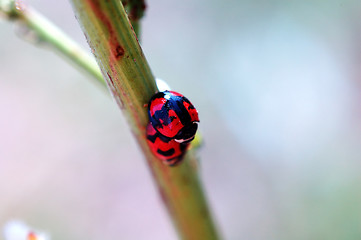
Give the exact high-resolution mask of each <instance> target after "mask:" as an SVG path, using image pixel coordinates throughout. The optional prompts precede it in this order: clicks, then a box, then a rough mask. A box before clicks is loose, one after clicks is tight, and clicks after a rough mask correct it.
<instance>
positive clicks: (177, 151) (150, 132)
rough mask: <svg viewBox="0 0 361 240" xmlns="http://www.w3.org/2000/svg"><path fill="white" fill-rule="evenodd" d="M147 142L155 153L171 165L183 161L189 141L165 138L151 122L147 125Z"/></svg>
mask: <svg viewBox="0 0 361 240" xmlns="http://www.w3.org/2000/svg"><path fill="white" fill-rule="evenodd" d="M147 142H148V145H149V147H150V149H151V150H152V152H153V154H154V155H155V156H156V157H158V158H159V159H161V160H163V162H164V163H165V164H167V165H170V166H175V165H177V164H178V163H179V162H181V160H182V157H183V155H184V154H185V152H186V150H187V148H188V147H189V143H179V142H176V141H174V140H173V139H169V138H165V137H164V136H162V135H161V134H160V133H159V132H157V131H156V130H155V129H154V128H153V126H152V124H151V123H148V126H147Z"/></svg>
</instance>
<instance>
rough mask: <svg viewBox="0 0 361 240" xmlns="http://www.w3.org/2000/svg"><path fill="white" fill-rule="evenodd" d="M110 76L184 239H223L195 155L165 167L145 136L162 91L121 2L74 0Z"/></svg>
mask: <svg viewBox="0 0 361 240" xmlns="http://www.w3.org/2000/svg"><path fill="white" fill-rule="evenodd" d="M71 2H72V4H73V8H74V12H75V15H76V16H77V19H78V21H79V23H80V25H81V27H82V29H83V32H84V33H85V35H86V38H87V41H88V43H89V45H90V47H91V48H92V52H93V53H94V55H95V58H96V60H97V62H98V64H99V66H100V68H101V71H102V73H103V76H104V78H105V79H106V82H107V84H108V86H109V88H110V90H111V92H112V94H113V97H114V98H115V100H116V101H117V103H118V104H119V106H120V108H121V109H122V111H123V113H124V114H125V116H126V118H127V120H128V123H129V125H130V127H131V130H132V132H133V134H134V136H135V137H136V139H137V141H138V143H139V146H140V147H141V149H142V151H143V153H144V155H145V157H146V159H147V161H148V164H149V167H150V169H151V171H152V173H153V176H154V179H155V181H156V183H157V185H158V188H159V191H160V194H161V197H162V199H163V202H164V204H165V205H166V206H167V208H168V211H169V213H170V215H171V217H172V219H173V221H174V223H175V225H176V227H177V230H178V232H179V234H180V236H181V237H182V239H207V240H208V239H209V240H212V239H218V234H217V232H216V229H215V226H214V223H213V220H212V217H211V214H210V212H209V209H208V206H207V203H206V199H205V196H204V194H203V190H202V186H201V184H200V182H199V179H198V174H197V170H196V167H195V166H194V165H193V164H194V163H195V162H196V160H195V155H194V151H189V152H188V153H187V155H186V156H185V159H184V162H183V163H182V164H180V165H179V166H176V167H169V166H166V165H164V164H163V163H162V162H161V160H159V159H157V158H156V157H155V156H154V155H153V154H152V153H151V151H150V149H149V147H148V145H147V140H146V137H145V127H146V125H147V123H148V121H149V120H148V116H147V113H146V108H145V107H144V105H145V104H147V102H148V100H149V99H150V98H151V96H152V95H153V94H154V93H155V92H157V88H156V85H155V81H154V77H153V75H152V73H151V70H150V68H149V65H148V63H147V61H146V59H145V57H144V54H143V52H142V49H141V48H140V45H139V43H138V41H137V38H136V36H135V33H134V32H133V31H132V29H131V25H130V24H129V20H128V17H127V15H126V13H125V10H124V8H123V6H122V4H121V2H120V1H119V0H107V1H102V0H72V1H71Z"/></svg>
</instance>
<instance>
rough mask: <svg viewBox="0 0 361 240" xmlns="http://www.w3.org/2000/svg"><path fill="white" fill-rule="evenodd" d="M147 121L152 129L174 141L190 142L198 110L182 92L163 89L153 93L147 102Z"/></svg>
mask: <svg viewBox="0 0 361 240" xmlns="http://www.w3.org/2000/svg"><path fill="white" fill-rule="evenodd" d="M148 114H149V121H150V123H151V124H152V125H153V127H154V129H155V130H156V131H157V132H159V133H160V134H161V135H163V136H164V137H166V138H169V139H174V140H175V141H176V142H179V143H182V142H190V141H191V140H193V139H194V135H195V134H196V131H197V128H198V122H199V118H198V112H197V110H196V109H195V108H194V106H193V104H192V103H191V102H190V101H189V100H188V99H187V98H186V97H184V96H183V95H182V94H180V93H177V92H174V91H168V90H167V91H163V92H158V93H156V94H154V95H153V97H152V98H151V99H150V101H149V104H148Z"/></svg>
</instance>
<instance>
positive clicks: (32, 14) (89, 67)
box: [0, 0, 106, 89]
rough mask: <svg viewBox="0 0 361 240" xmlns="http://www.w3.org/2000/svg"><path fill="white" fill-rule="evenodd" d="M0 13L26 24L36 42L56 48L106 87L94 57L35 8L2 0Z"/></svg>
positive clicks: (0, 0)
mask: <svg viewBox="0 0 361 240" xmlns="http://www.w3.org/2000/svg"><path fill="white" fill-rule="evenodd" d="M0 13H1V14H2V15H5V17H7V18H9V19H10V20H15V21H17V22H19V23H20V24H22V25H23V26H25V27H26V28H27V30H28V31H30V32H31V33H32V34H34V35H35V37H34V36H32V41H34V40H36V42H39V43H41V44H46V46H49V47H51V48H52V49H54V50H56V51H57V52H59V53H60V54H61V55H63V56H64V57H65V58H66V59H68V60H70V61H71V62H72V63H73V64H74V65H76V66H77V67H78V68H80V69H82V70H83V71H85V72H86V73H88V75H89V76H91V77H93V78H94V79H95V80H96V81H97V82H98V83H100V85H101V86H104V87H106V83H105V81H104V78H103V76H102V73H101V71H100V69H99V67H98V65H97V63H96V61H95V60H94V58H93V57H92V56H91V55H90V54H89V53H88V52H86V51H85V50H84V49H82V48H81V47H80V46H79V45H78V44H77V43H75V42H74V41H73V40H72V39H70V38H69V37H68V36H67V35H66V34H65V33H63V32H62V31H61V30H60V29H58V28H57V27H56V26H55V25H54V24H52V23H51V22H50V21H48V20H47V19H46V18H44V17H43V16H41V15H40V14H39V13H37V12H36V11H35V10H33V9H31V8H30V7H28V6H25V5H23V4H21V3H20V2H19V1H15V0H0ZM25 37H26V36H25ZM104 89H105V88H104Z"/></svg>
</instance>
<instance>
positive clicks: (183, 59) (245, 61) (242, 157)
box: [0, 0, 361, 240]
mask: <svg viewBox="0 0 361 240" xmlns="http://www.w3.org/2000/svg"><path fill="white" fill-rule="evenodd" d="M25 3H27V4H28V5H31V6H33V7H34V8H36V9H37V10H38V11H39V12H41V13H42V14H44V15H45V16H46V17H47V18H49V19H50V20H51V21H53V22H54V23H56V24H57V25H58V26H60V28H62V29H63V30H64V31H65V32H66V33H67V34H69V35H70V36H71V37H72V38H74V39H75V40H76V41H77V42H79V43H80V44H81V45H82V46H83V47H84V48H86V49H89V48H88V46H87V44H86V41H85V38H84V35H83V34H82V32H81V30H80V27H79V26H78V23H77V22H76V19H75V18H74V15H73V12H72V9H71V5H70V3H69V2H68V1H55V0H50V1H49V0H26V1H25ZM147 5H148V8H147V11H146V14H145V18H144V20H143V25H142V36H141V39H142V47H143V50H144V52H145V55H146V57H147V59H148V61H149V63H150V65H151V68H152V71H153V73H154V75H155V76H157V77H159V78H162V79H164V80H166V81H167V82H168V83H169V84H170V85H171V86H172V88H173V89H174V90H176V91H179V92H181V93H183V94H184V95H185V96H187V97H188V98H189V99H191V101H192V102H193V103H194V105H195V106H196V107H197V109H198V111H199V114H200V119H201V124H200V130H201V132H202V134H203V136H204V141H205V142H204V146H203V148H202V149H201V150H200V153H199V154H200V157H201V168H200V170H201V171H200V173H201V177H202V180H203V183H204V186H205V189H206V192H207V195H208V199H209V202H210V204H211V206H212V210H213V213H214V215H215V217H216V220H217V222H218V224H219V227H220V229H221V233H222V235H223V237H224V239H231V240H233V239H248V240H271V239H275V240H276V239H277V240H278V239H284V240H289V239H293V240H298V239H307V240H308V239H329V240H330V239H343V240H348V239H350V240H354V239H355V240H356V239H360V237H361V190H360V186H361V174H360V170H361V135H360V133H361V108H360V104H361V92H360V91H361V84H360V80H361V71H360V66H361V65H360V64H361V14H360V13H361V2H360V1H357V0H353V1H352V0H342V1H341V0H339V1H330V0H327V1H326V0H319V1H311V0H307V1H281V0H279V1H276V0H273V1H265V0H257V1H253V0H252V1H251V0H242V1H240V0H229V1H216V0H211V1H206V0H198V1H191V0H184V1H166V0H153V1H147ZM19 31H20V30H19V29H18V28H17V27H16V26H14V24H13V23H9V22H7V21H5V20H3V21H1V23H0V226H2V225H3V224H5V223H6V222H7V221H9V220H12V219H21V220H24V221H25V222H27V223H28V224H30V225H32V226H34V227H36V228H39V229H43V230H45V231H47V232H48V233H49V234H50V235H51V236H52V239H89V240H93V239H94V240H95V239H109V240H110V239H157V240H163V239H164V240H169V239H177V236H176V233H175V231H174V229H173V226H172V224H171V222H170V218H169V217H168V215H167V212H166V211H165V209H164V207H163V205H162V202H161V200H160V198H159V196H158V193H157V190H156V188H155V185H154V183H153V180H152V178H151V175H150V172H149V170H148V168H147V166H146V162H145V159H144V158H143V156H142V155H141V153H140V150H139V148H138V146H137V145H136V143H135V140H134V138H133V136H132V135H131V133H130V131H129V129H128V127H127V124H126V122H125V119H124V118H123V116H122V114H121V112H120V111H119V110H118V108H117V106H116V104H115V103H114V102H113V101H112V100H111V98H110V97H108V94H107V93H104V92H103V91H101V90H100V88H98V87H97V86H96V85H95V84H91V83H90V82H89V81H88V79H87V76H85V75H83V73H81V72H79V71H78V70H77V69H75V68H73V67H72V66H70V65H69V64H68V63H67V62H66V61H64V59H62V58H60V57H59V56H57V55H56V54H54V52H52V51H48V50H47V49H45V48H43V47H36V46H34V45H32V44H29V43H27V42H26V41H24V40H22V39H20V38H19V37H18V35H19ZM0 239H1V237H0Z"/></svg>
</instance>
